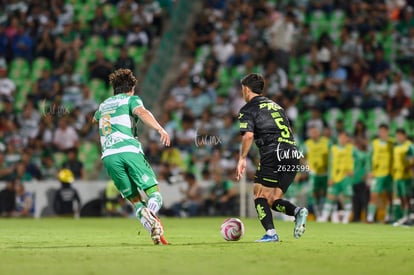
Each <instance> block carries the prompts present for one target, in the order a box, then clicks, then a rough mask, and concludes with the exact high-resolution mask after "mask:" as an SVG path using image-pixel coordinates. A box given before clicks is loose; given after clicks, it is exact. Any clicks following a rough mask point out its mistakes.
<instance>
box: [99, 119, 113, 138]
mask: <svg viewBox="0 0 414 275" xmlns="http://www.w3.org/2000/svg"><path fill="white" fill-rule="evenodd" d="M101 119H102V128H101V130H102V134H103V135H104V136H107V135H109V134H110V133H111V132H112V126H111V116H110V115H104V116H102V118H101Z"/></svg>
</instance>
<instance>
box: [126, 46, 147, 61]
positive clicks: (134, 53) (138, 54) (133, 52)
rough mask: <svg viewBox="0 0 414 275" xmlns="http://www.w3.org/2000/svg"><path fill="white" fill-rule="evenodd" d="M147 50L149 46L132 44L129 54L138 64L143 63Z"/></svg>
mask: <svg viewBox="0 0 414 275" xmlns="http://www.w3.org/2000/svg"><path fill="white" fill-rule="evenodd" d="M147 50H148V48H147V47H145V46H142V47H137V46H130V47H129V48H128V56H130V57H132V59H133V60H134V62H135V63H136V64H141V62H142V61H143V60H144V55H145V53H146V52H147Z"/></svg>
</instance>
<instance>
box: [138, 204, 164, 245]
mask: <svg viewBox="0 0 414 275" xmlns="http://www.w3.org/2000/svg"><path fill="white" fill-rule="evenodd" d="M141 215H142V216H143V217H144V218H145V219H146V220H147V221H148V222H149V223H150V224H151V239H152V241H153V242H154V244H160V242H161V236H162V235H163V234H164V230H163V228H162V224H161V221H160V219H159V218H158V217H157V216H156V215H155V214H154V213H153V212H152V211H151V210H150V209H148V208H146V207H145V208H143V209H142V211H141Z"/></svg>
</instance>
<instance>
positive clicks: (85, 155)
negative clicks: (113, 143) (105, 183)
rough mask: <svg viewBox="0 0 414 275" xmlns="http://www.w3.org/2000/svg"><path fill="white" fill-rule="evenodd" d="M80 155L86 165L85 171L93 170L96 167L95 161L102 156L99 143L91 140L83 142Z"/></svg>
mask: <svg viewBox="0 0 414 275" xmlns="http://www.w3.org/2000/svg"><path fill="white" fill-rule="evenodd" d="M78 157H79V160H80V161H81V162H82V163H83V165H84V168H85V172H86V173H87V174H89V173H91V172H93V171H94V169H95V163H96V161H97V160H99V157H100V152H99V148H98V145H97V144H96V143H94V142H90V141H84V142H82V143H81V144H80V146H79V155H78Z"/></svg>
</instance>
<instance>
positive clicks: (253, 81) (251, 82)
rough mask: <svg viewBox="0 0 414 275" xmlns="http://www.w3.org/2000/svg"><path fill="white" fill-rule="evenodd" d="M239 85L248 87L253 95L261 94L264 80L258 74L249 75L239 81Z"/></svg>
mask: <svg viewBox="0 0 414 275" xmlns="http://www.w3.org/2000/svg"><path fill="white" fill-rule="evenodd" d="M241 84H242V85H243V86H246V87H249V88H250V90H251V91H252V92H253V93H256V94H261V93H262V92H263V88H264V78H263V76H262V75H260V74H249V75H247V76H245V77H244V78H243V79H242V80H241Z"/></svg>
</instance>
